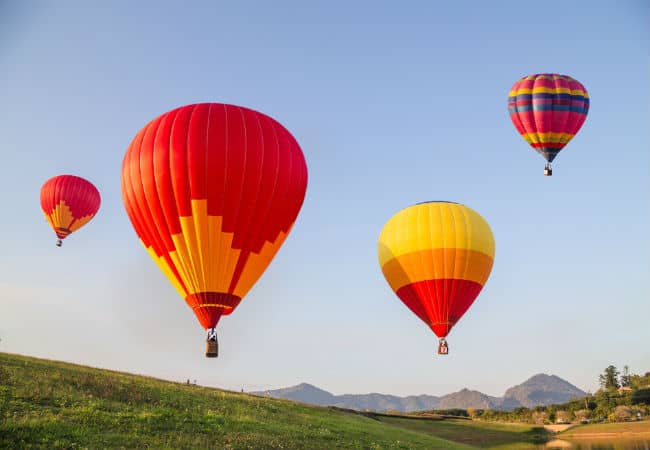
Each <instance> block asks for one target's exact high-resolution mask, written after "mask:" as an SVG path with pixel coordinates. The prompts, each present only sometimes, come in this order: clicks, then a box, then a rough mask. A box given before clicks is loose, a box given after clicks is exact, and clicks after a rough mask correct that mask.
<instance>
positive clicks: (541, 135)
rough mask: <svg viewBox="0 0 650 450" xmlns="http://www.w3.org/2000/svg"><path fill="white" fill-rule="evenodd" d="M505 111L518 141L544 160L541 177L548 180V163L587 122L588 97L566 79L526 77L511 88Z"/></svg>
mask: <svg viewBox="0 0 650 450" xmlns="http://www.w3.org/2000/svg"><path fill="white" fill-rule="evenodd" d="M508 111H509V112H510V120H512V123H513V124H514V125H515V127H516V128H517V131H519V134H521V137H523V138H524V139H525V140H526V142H528V143H529V144H530V145H531V146H532V147H533V148H534V149H535V150H537V152H539V153H540V154H541V155H542V156H543V157H544V158H545V159H546V167H545V168H544V175H547V176H550V175H552V174H553V170H552V169H551V162H553V160H554V159H555V157H556V156H557V154H558V153H559V152H560V150H562V149H563V148H564V146H565V145H567V144H568V143H569V141H570V140H571V139H573V137H574V136H575V135H576V134H577V133H578V131H579V130H580V127H582V124H583V123H584V122H585V119H586V118H587V112H588V111H589V94H588V93H587V89H585V87H584V86H583V85H582V84H580V83H579V82H578V81H576V80H574V79H573V78H571V77H570V76H567V75H559V74H555V73H542V74H536V75H529V76H527V77H523V78H522V79H520V80H519V81H517V82H516V83H515V84H514V85H513V86H512V89H511V90H510V94H509V96H508Z"/></svg>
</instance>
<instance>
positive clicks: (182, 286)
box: [142, 109, 189, 306]
mask: <svg viewBox="0 0 650 450" xmlns="http://www.w3.org/2000/svg"><path fill="white" fill-rule="evenodd" d="M177 111H178V109H176V110H174V111H171V112H170V113H168V114H165V115H163V116H160V117H159V118H158V122H157V126H156V130H155V132H154V136H153V138H152V140H151V147H150V148H149V149H148V150H149V153H151V165H150V170H151V172H152V173H151V178H152V180H153V183H152V186H151V189H150V191H151V195H150V197H151V200H150V203H151V204H152V205H153V206H155V208H156V209H157V211H159V216H160V217H159V219H160V220H159V225H158V226H157V228H162V230H160V229H158V234H159V235H160V240H161V244H162V245H163V247H162V248H161V249H160V250H161V252H160V253H161V254H160V255H157V256H158V258H159V259H162V261H161V264H165V265H166V266H167V268H168V270H169V275H171V276H172V277H173V278H175V280H176V283H173V280H170V281H171V282H172V285H173V286H174V288H175V289H176V290H177V291H179V292H178V293H179V294H182V295H183V297H185V296H187V293H188V286H187V282H186V280H184V279H183V277H182V276H181V274H180V272H179V268H177V267H176V265H175V263H174V262H173V260H172V258H171V256H170V253H171V252H176V244H175V243H174V240H173V238H172V236H173V232H172V229H173V224H172V223H170V222H169V219H170V218H169V216H168V211H167V208H166V207H165V206H164V205H163V202H162V196H161V192H160V190H159V185H160V184H162V183H159V181H161V177H163V176H164V177H166V176H169V180H168V181H169V186H170V187H171V188H172V189H173V187H172V181H171V147H172V146H171V133H169V135H168V136H167V137H166V138H165V139H162V136H161V134H162V132H163V131H164V130H165V129H167V127H169V129H170V130H171V128H172V126H173V123H174V120H175V118H176V117H177V114H178V113H177ZM170 122H171V123H170ZM159 136H160V137H159ZM159 139H162V140H163V141H167V142H166V144H167V152H166V153H167V161H166V164H163V165H166V166H167V167H166V170H165V171H162V170H161V171H159V170H158V167H157V166H158V165H159V163H158V162H157V161H158V153H159V151H158V149H159V145H160V143H159ZM142 142H144V139H143V141H142ZM174 207H175V205H174ZM174 213H175V214H177V216H178V211H177V210H176V209H175V210H174ZM179 226H180V225H179ZM156 253H157V252H156ZM180 291H182V292H180ZM188 306H189V305H188Z"/></svg>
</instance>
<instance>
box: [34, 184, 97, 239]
mask: <svg viewBox="0 0 650 450" xmlns="http://www.w3.org/2000/svg"><path fill="white" fill-rule="evenodd" d="M100 203H101V198H100V196H99V191H98V190H97V188H96V187H95V186H93V184H92V183H91V182H90V181H88V180H85V179H83V178H81V177H77V176H74V175H58V176H55V177H52V178H50V179H49V180H47V181H46V182H45V183H44V184H43V186H42V187H41V209H42V210H43V214H45V218H46V219H47V221H48V223H49V224H50V226H51V227H52V229H53V230H54V232H55V233H56V236H57V237H58V239H57V241H56V245H57V247H61V245H62V244H63V239H65V238H66V237H68V235H69V234H70V233H72V232H74V231H77V230H78V229H79V228H81V227H82V226H84V225H85V224H87V223H88V222H89V221H90V219H92V218H93V217H94V216H95V214H97V211H98V210H99V205H100Z"/></svg>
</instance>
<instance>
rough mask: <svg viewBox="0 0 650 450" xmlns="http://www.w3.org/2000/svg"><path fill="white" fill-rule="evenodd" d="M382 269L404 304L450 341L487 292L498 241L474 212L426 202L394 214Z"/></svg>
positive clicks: (382, 249)
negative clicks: (478, 298) (451, 333)
mask: <svg viewBox="0 0 650 450" xmlns="http://www.w3.org/2000/svg"><path fill="white" fill-rule="evenodd" d="M378 246H379V249H378V251H379V265H380V267H381V270H382V272H383V273H384V277H385V278H386V281H388V284H389V285H390V287H391V288H392V289H393V291H395V293H396V294H397V296H398V297H399V298H400V299H401V300H402V302H404V304H405V305H406V306H407V307H408V308H409V309H410V310H411V311H413V313H415V315H417V316H418V317H419V318H420V319H421V320H422V321H423V322H424V323H426V324H427V326H429V327H430V328H431V330H432V331H433V332H434V333H435V334H436V335H437V336H438V337H439V338H440V343H439V345H438V353H439V354H443V355H444V354H447V352H448V346H447V340H446V339H445V338H446V337H447V335H448V334H449V332H450V331H451V329H452V327H453V326H454V325H456V323H457V322H458V321H459V320H460V318H461V317H462V316H463V315H464V314H465V312H467V310H468V309H469V307H470V306H471V305H472V303H474V300H475V299H476V297H477V296H478V294H479V293H480V292H481V289H483V285H484V284H485V282H486V281H487V279H488V276H489V275H490V272H491V270H492V263H493V261H494V237H493V236H492V230H490V226H489V225H488V223H487V222H486V221H485V220H484V219H483V218H482V217H481V216H480V215H479V214H478V213H477V212H476V211H474V210H473V209H471V208H468V207H467V206H464V205H461V204H458V203H452V202H441V201H436V202H424V203H418V204H416V205H413V206H410V207H408V208H406V209H403V210H401V211H399V212H398V213H397V214H395V215H394V216H393V217H392V218H391V219H390V220H389V221H388V222H386V225H384V228H383V230H382V231H381V234H380V235H379V245H378Z"/></svg>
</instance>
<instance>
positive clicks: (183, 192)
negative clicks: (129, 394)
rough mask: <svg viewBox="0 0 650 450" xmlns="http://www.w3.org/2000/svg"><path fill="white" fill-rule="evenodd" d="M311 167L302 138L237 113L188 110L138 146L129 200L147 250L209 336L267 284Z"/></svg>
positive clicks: (167, 119) (131, 157) (213, 106)
mask: <svg viewBox="0 0 650 450" xmlns="http://www.w3.org/2000/svg"><path fill="white" fill-rule="evenodd" d="M306 188H307V166H306V164H305V158H304V156H303V153H302V150H301V149H300V147H299V145H298V143H297V142H296V140H295V139H294V137H293V136H292V135H291V133H289V131H287V129H285V128H284V127H283V126H282V125H281V124H280V123H278V122H277V121H275V120H274V119H272V118H271V117H269V116H266V115H264V114H261V113H259V112H256V111H253V110H251V109H248V108H243V107H239V106H235V105H227V104H220V103H202V104H193V105H187V106H183V107H180V108H177V109H174V110H172V111H169V112H167V113H165V114H163V115H161V116H159V117H158V118H156V119H154V120H152V121H151V122H150V123H149V124H148V125H146V126H145V127H144V128H143V129H142V130H140V132H139V133H138V134H137V135H136V136H135V138H134V139H133V141H132V142H131V144H130V146H129V148H128V149H127V151H126V155H125V156H124V161H123V164H122V198H123V200H124V205H125V207H126V211H127V214H128V216H129V218H130V219H131V223H132V224H133V227H134V228H135V231H136V233H137V234H138V236H139V237H140V240H141V242H142V244H143V245H144V247H145V248H146V249H147V251H148V252H149V254H150V256H151V257H152V258H153V260H154V261H155V262H156V263H157V264H158V266H159V267H160V269H161V270H162V271H163V273H164V274H165V275H166V276H167V278H168V279H169V280H170V282H171V283H172V284H173V285H174V287H175V288H176V290H177V291H178V293H179V294H180V296H181V297H182V298H183V299H184V300H185V302H186V303H187V304H188V305H189V307H190V308H191V309H192V310H193V311H194V314H195V315H196V317H197V319H198V320H199V322H200V323H201V325H202V326H203V327H204V328H205V329H206V330H207V331H208V339H207V350H206V356H208V357H216V356H217V354H218V346H217V340H216V330H215V327H216V326H217V323H218V322H219V319H220V318H221V317H222V316H223V315H227V314H230V313H232V312H233V311H234V310H235V308H236V307H237V305H238V304H239V302H240V301H241V300H242V298H243V297H244V296H245V295H246V293H247V292H248V291H249V290H250V289H251V288H252V287H253V285H254V284H255V282H256V281H257V280H258V279H259V278H260V276H261V275H262V273H263V272H264V271H265V269H266V267H267V266H268V265H269V263H270V262H271V260H272V259H273V257H274V256H275V254H276V253H277V251H278V250H279V248H280V246H281V245H282V243H283V242H284V240H285V239H286V237H287V235H288V234H289V232H290V231H291V228H292V226H293V223H294V222H295V220H296V217H297V215H298V212H299V211H300V208H301V206H302V203H303V199H304V197H305V190H306Z"/></svg>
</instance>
